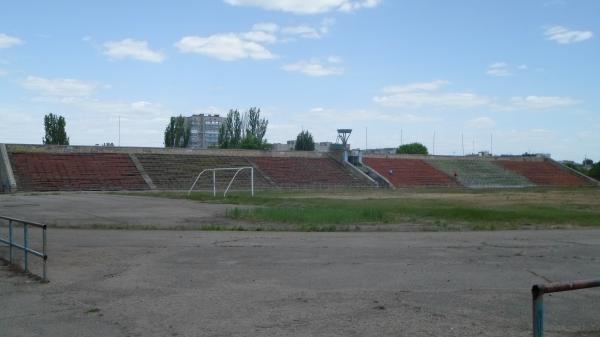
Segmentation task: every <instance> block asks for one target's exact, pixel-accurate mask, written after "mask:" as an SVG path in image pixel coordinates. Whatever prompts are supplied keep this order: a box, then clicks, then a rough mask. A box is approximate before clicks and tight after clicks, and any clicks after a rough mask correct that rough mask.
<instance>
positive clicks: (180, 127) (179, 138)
mask: <svg viewBox="0 0 600 337" xmlns="http://www.w3.org/2000/svg"><path fill="white" fill-rule="evenodd" d="M190 134H191V129H190V126H189V125H188V124H187V123H186V122H185V117H183V116H181V115H179V116H177V117H171V119H170V120H169V124H168V125H167V128H166V129H165V147H186V146H187V145H188V143H189V142H190Z"/></svg>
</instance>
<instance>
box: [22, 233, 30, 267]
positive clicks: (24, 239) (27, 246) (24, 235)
mask: <svg viewBox="0 0 600 337" xmlns="http://www.w3.org/2000/svg"><path fill="white" fill-rule="evenodd" d="M27 229H28V228H27V223H25V222H24V223H23V246H24V247H25V249H24V250H23V263H24V264H25V272H26V273H27V272H28V271H29V264H28V263H27V262H28V261H27V258H28V252H27V250H28V249H29V240H28V236H29V233H28V230H27Z"/></svg>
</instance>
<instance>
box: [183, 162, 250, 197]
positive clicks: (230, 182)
mask: <svg viewBox="0 0 600 337" xmlns="http://www.w3.org/2000/svg"><path fill="white" fill-rule="evenodd" d="M242 170H250V190H251V193H252V196H254V167H252V166H241V167H220V168H212V169H204V170H202V171H201V172H200V173H199V174H198V176H197V177H196V180H194V183H193V184H192V187H190V189H189V190H188V196H189V195H190V194H192V190H193V189H194V187H196V184H197V183H198V180H200V177H202V175H203V174H204V173H205V172H212V178H213V196H214V197H216V196H217V179H216V173H217V171H235V174H234V175H233V177H232V178H231V180H230V181H229V184H227V188H226V189H225V192H224V193H223V197H226V196H227V192H228V191H229V188H230V187H231V184H233V181H234V180H235V178H236V177H237V175H238V174H239V173H240V172H241V171H242Z"/></svg>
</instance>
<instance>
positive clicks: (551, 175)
mask: <svg viewBox="0 0 600 337" xmlns="http://www.w3.org/2000/svg"><path fill="white" fill-rule="evenodd" d="M498 163H499V164H500V165H502V166H503V167H504V168H506V169H507V170H510V171H512V172H515V173H517V174H520V175H522V176H525V177H527V179H529V180H530V181H532V182H533V183H535V184H537V185H540V186H566V187H568V186H585V185H588V184H589V182H588V181H587V180H585V179H584V178H582V177H580V176H577V175H576V174H574V173H571V172H568V171H567V170H566V169H563V168H561V167H559V166H558V165H557V164H555V163H553V162H550V161H547V160H544V161H516V160H499V161H498Z"/></svg>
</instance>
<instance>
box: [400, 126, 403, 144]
mask: <svg viewBox="0 0 600 337" xmlns="http://www.w3.org/2000/svg"><path fill="white" fill-rule="evenodd" d="M403 136H404V135H403V134H402V129H400V145H404V139H403Z"/></svg>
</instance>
